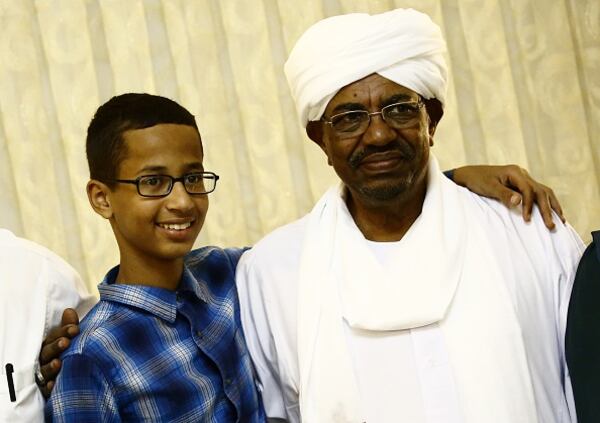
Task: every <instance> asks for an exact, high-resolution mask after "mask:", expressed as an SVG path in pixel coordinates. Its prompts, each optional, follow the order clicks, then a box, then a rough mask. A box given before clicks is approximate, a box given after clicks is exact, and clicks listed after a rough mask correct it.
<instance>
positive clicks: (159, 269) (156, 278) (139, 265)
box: [115, 257, 183, 291]
mask: <svg viewBox="0 0 600 423" xmlns="http://www.w3.org/2000/svg"><path fill="white" fill-rule="evenodd" d="M182 274H183V258H178V259H175V260H169V261H164V260H148V259H147V258H146V259H145V260H143V261H141V260H136V259H135V258H133V259H132V258H124V257H121V264H120V266H119V273H118V274H117V278H116V280H115V283H122V284H130V285H146V286H154V287H157V288H164V289H169V290H171V291H175V290H176V289H177V288H178V287H179V282H180V281H181V275H182Z"/></svg>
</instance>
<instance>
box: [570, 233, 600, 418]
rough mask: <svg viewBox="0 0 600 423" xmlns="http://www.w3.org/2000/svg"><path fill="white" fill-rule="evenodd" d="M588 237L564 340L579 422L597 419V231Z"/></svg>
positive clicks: (599, 371) (599, 392)
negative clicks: (589, 240) (590, 240)
mask: <svg viewBox="0 0 600 423" xmlns="http://www.w3.org/2000/svg"><path fill="white" fill-rule="evenodd" d="M592 237H593V241H592V243H591V244H590V245H589V246H588V247H587V249H586V250H585V252H584V254H583V257H582V258H581V261H580V262H579V267H578V268H577V274H576V276H575V282H574V286H573V292H572V294H571V301H570V303H569V314H568V318H567V333H566V337H565V343H566V355H567V364H568V366H569V372H570V374H571V384H572V385H573V394H574V397H575V408H576V410H577V419H578V421H579V423H591V422H597V421H598V418H599V416H600V402H598V398H600V307H599V306H598V304H600V231H595V232H592Z"/></svg>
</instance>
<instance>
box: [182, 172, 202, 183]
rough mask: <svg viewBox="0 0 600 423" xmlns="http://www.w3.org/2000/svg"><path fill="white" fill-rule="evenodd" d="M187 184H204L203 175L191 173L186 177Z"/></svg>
mask: <svg viewBox="0 0 600 423" xmlns="http://www.w3.org/2000/svg"><path fill="white" fill-rule="evenodd" d="M185 182H186V183H188V184H197V183H200V182H202V175H201V174H200V173H191V174H189V175H186V176H185Z"/></svg>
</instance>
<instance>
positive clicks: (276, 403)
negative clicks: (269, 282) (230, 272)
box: [236, 252, 299, 422]
mask: <svg viewBox="0 0 600 423" xmlns="http://www.w3.org/2000/svg"><path fill="white" fill-rule="evenodd" d="M251 262H252V257H251V252H246V253H244V254H243V255H242V258H241V259H240V262H239V264H238V267H237V272H236V284H237V288H238V295H239V299H240V311H241V320H242V327H243V330H244V335H245V338H246V344H247V345H248V350H249V351H250V356H251V358H252V361H253V363H254V367H255V369H256V372H257V375H258V379H259V380H258V388H259V390H260V392H261V395H262V399H263V404H264V407H265V412H266V414H267V417H269V418H279V419H285V420H287V421H289V422H299V415H298V406H297V404H287V403H286V400H285V397H286V396H285V393H284V389H285V388H284V384H283V382H282V375H281V374H280V363H279V359H278V354H277V350H276V346H275V342H274V340H273V336H272V328H271V325H270V320H269V317H268V312H267V304H266V300H265V298H264V296H263V292H262V289H261V283H260V277H259V274H258V272H257V270H256V269H254V268H253V266H252V264H251Z"/></svg>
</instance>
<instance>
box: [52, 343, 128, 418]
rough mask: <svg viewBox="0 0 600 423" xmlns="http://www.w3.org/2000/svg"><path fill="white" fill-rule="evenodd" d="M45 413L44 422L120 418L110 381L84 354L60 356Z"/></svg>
mask: <svg viewBox="0 0 600 423" xmlns="http://www.w3.org/2000/svg"><path fill="white" fill-rule="evenodd" d="M45 416H46V421H47V422H51V421H55V420H56V421H61V422H82V421H86V422H120V421H121V418H120V417H119V411H118V408H117V403H116V400H115V398H114V396H113V390H112V389H111V386H110V383H109V382H108V380H107V379H106V377H105V375H104V373H103V372H102V370H101V369H100V368H99V367H98V366H97V365H96V364H95V363H94V362H93V360H92V359H90V358H89V357H86V356H85V355H83V354H71V355H68V356H67V357H65V358H64V359H63V361H62V369H61V372H60V377H58V379H57V380H56V386H55V387H54V389H53V390H52V395H51V396H50V399H49V400H48V402H47V403H46V408H45Z"/></svg>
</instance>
